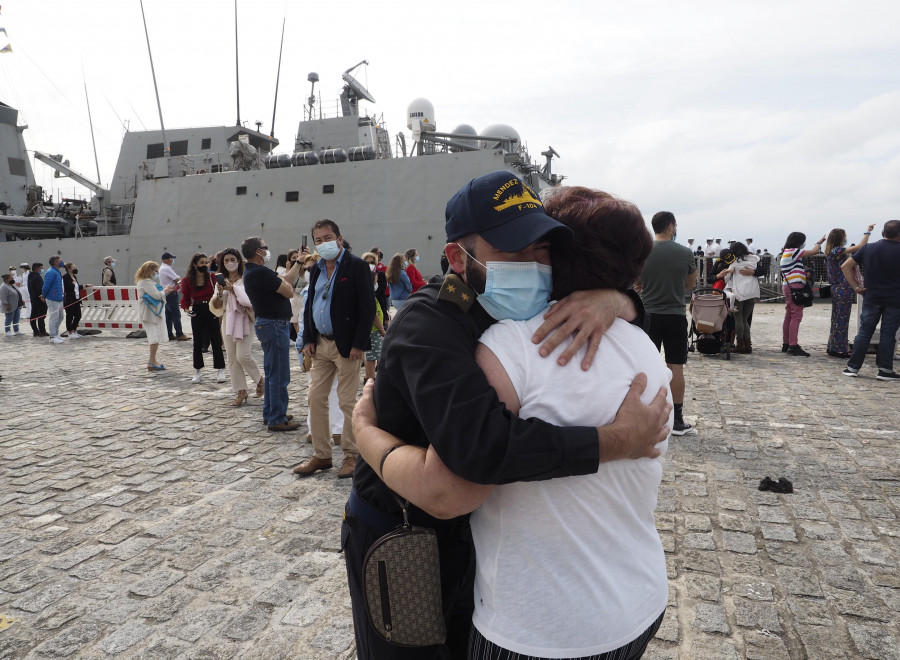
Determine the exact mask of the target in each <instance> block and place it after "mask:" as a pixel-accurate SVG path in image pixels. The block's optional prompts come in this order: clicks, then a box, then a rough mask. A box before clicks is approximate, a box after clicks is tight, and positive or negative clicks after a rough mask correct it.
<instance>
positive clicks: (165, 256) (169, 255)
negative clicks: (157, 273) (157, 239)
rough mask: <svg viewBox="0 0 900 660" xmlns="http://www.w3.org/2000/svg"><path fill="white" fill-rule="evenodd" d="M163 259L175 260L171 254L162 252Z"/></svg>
mask: <svg viewBox="0 0 900 660" xmlns="http://www.w3.org/2000/svg"><path fill="white" fill-rule="evenodd" d="M162 258H163V259H176V258H177V257H176V256H175V255H174V254H172V253H171V252H163V256H162Z"/></svg>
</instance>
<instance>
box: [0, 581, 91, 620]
mask: <svg viewBox="0 0 900 660" xmlns="http://www.w3.org/2000/svg"><path fill="white" fill-rule="evenodd" d="M77 588H78V583H77V581H76V580H71V579H66V580H61V581H58V582H54V583H52V584H49V585H47V586H44V587H41V588H40V589H39V590H36V591H30V592H27V593H25V594H24V595H23V596H22V597H21V598H19V599H18V600H15V601H13V607H15V608H17V609H20V610H24V611H26V612H32V613H36V612H40V611H42V610H43V609H44V608H45V607H47V606H48V605H52V604H53V603H55V602H56V601H58V600H60V599H61V598H64V597H65V596H67V595H69V594H70V593H72V592H73V591H75V590H76V589H77Z"/></svg>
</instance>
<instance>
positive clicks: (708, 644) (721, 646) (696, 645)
mask: <svg viewBox="0 0 900 660" xmlns="http://www.w3.org/2000/svg"><path fill="white" fill-rule="evenodd" d="M688 657H689V658H690V659H691V660H739V659H740V656H739V655H738V651H737V649H736V648H735V646H734V644H731V643H730V642H726V641H722V640H719V639H709V638H704V639H698V640H694V641H693V642H692V643H691V646H690V654H689V655H688Z"/></svg>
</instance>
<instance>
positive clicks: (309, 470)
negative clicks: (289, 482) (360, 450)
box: [294, 456, 344, 477]
mask: <svg viewBox="0 0 900 660" xmlns="http://www.w3.org/2000/svg"><path fill="white" fill-rule="evenodd" d="M332 467H334V466H333V465H332V463H331V459H325V458H319V457H318V456H313V457H311V458H310V459H309V460H308V461H306V462H305V463H301V464H300V465H298V466H297V467H295V468H294V474H299V475H300V476H301V477H308V476H309V475H311V474H314V473H316V472H318V471H319V470H330V469H331V468H332ZM343 469H344V468H341V470H343Z"/></svg>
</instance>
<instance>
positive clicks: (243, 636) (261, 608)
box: [221, 603, 346, 648]
mask: <svg viewBox="0 0 900 660" xmlns="http://www.w3.org/2000/svg"><path fill="white" fill-rule="evenodd" d="M271 617H272V607H270V606H268V605H266V604H263V603H258V604H256V605H254V606H253V607H251V608H250V609H248V610H244V611H243V612H240V613H238V614H236V615H235V616H233V617H232V618H231V619H230V620H229V621H228V623H226V624H225V626H223V627H222V630H221V634H222V635H224V636H225V637H227V638H229V639H233V640H237V641H246V640H248V639H251V638H253V637H255V636H256V635H258V634H259V633H260V632H262V630H263V629H264V628H265V627H266V625H267V624H268V623H269V619H270V618H271ZM344 648H346V646H345V647H344Z"/></svg>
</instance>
